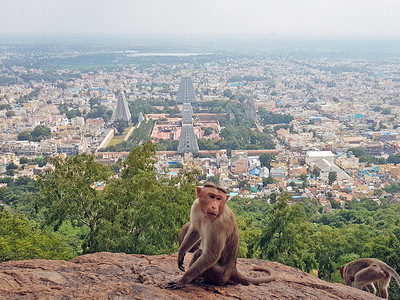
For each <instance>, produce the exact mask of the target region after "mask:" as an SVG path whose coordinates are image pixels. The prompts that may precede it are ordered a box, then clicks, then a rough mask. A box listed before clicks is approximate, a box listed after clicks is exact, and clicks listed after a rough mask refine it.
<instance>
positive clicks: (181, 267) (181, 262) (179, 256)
mask: <svg viewBox="0 0 400 300" xmlns="http://www.w3.org/2000/svg"><path fill="white" fill-rule="evenodd" d="M184 258H185V255H178V268H179V270H181V271H183V272H185V267H184V266H183V260H184Z"/></svg>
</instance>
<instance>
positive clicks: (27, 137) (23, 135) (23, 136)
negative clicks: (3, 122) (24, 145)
mask: <svg viewBox="0 0 400 300" xmlns="http://www.w3.org/2000/svg"><path fill="white" fill-rule="evenodd" d="M31 140H32V136H31V133H30V132H29V131H21V132H20V133H18V141H31Z"/></svg>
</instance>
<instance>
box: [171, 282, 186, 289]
mask: <svg viewBox="0 0 400 300" xmlns="http://www.w3.org/2000/svg"><path fill="white" fill-rule="evenodd" d="M185 285H186V283H183V282H180V281H171V282H168V286H167V289H170V290H178V289H181V288H183V287H185Z"/></svg>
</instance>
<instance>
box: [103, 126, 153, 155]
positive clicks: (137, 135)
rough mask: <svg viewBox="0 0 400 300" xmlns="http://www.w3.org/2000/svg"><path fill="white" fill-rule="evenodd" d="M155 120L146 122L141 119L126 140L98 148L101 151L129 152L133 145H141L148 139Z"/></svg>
mask: <svg viewBox="0 0 400 300" xmlns="http://www.w3.org/2000/svg"><path fill="white" fill-rule="evenodd" d="M154 124H155V121H154V120H149V121H148V122H146V121H143V122H141V123H140V124H139V126H138V127H137V128H136V129H135V130H134V131H133V133H132V135H131V136H130V137H129V139H128V140H127V141H123V142H121V143H119V144H116V145H112V146H108V147H106V148H104V149H100V151H101V152H124V151H125V152H129V151H131V150H132V149H133V148H134V147H136V146H138V145H141V144H143V143H145V142H148V141H150V139H151V131H152V130H153V127H154Z"/></svg>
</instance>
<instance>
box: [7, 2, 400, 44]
mask: <svg viewBox="0 0 400 300" xmlns="http://www.w3.org/2000/svg"><path fill="white" fill-rule="evenodd" d="M0 4H1V6H0V7H1V14H0V34H1V33H132V34H168V35H170V34H172V35H211V34H212V35H221V34H224V35H231V36H232V35H237V36H242V35H261V36H264V35H269V34H271V33H277V34H279V35H281V36H283V37H285V36H289V37H292V36H299V37H350V38H351V37H358V38H396V39H400V16H399V13H400V0H0Z"/></svg>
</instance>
